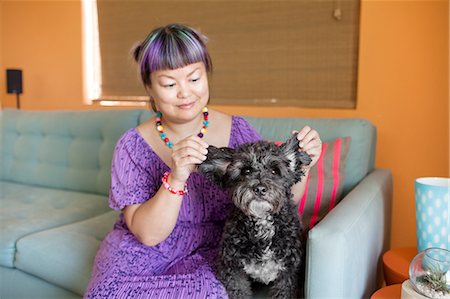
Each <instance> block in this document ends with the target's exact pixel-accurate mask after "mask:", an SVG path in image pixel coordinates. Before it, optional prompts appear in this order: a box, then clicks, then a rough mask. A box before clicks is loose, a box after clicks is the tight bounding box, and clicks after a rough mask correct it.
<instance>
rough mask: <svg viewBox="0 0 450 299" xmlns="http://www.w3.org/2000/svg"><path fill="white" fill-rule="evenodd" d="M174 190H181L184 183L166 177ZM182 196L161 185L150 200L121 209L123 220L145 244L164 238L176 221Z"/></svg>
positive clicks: (154, 242) (156, 242)
mask: <svg viewBox="0 0 450 299" xmlns="http://www.w3.org/2000/svg"><path fill="white" fill-rule="evenodd" d="M168 182H169V184H170V185H171V186H172V187H173V188H174V189H176V190H183V189H184V183H183V182H180V181H178V182H177V181H176V180H173V179H172V178H171V176H169V178H168ZM182 199H183V197H182V196H181V195H178V194H172V193H170V192H169V191H168V190H166V189H165V188H164V187H163V186H161V187H160V188H159V190H158V192H157V193H156V194H155V196H153V197H152V198H151V199H150V200H148V201H146V202H145V203H143V204H136V205H130V206H127V207H125V209H124V210H123V213H124V216H125V222H126V224H127V226H128V228H129V229H130V231H131V232H132V233H133V234H134V235H135V236H136V238H137V239H138V240H139V241H140V242H141V243H143V244H145V245H147V246H154V245H157V244H159V243H160V242H162V241H163V240H165V239H166V238H167V237H168V236H169V235H170V233H171V232H172V231H173V229H174V227H175V224H176V222H177V218H178V213H179V211H180V207H181V202H182Z"/></svg>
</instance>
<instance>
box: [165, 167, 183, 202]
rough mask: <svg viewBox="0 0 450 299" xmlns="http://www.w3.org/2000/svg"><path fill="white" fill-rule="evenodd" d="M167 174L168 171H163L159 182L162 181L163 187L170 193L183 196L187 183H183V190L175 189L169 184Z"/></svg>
mask: <svg viewBox="0 0 450 299" xmlns="http://www.w3.org/2000/svg"><path fill="white" fill-rule="evenodd" d="M169 175H170V172H165V173H164V175H163V177H162V179H161V182H162V183H163V187H164V189H167V190H169V192H170V193H172V194H176V195H180V196H183V195H184V194H185V193H187V184H184V190H175V189H174V188H173V187H172V186H170V184H169Z"/></svg>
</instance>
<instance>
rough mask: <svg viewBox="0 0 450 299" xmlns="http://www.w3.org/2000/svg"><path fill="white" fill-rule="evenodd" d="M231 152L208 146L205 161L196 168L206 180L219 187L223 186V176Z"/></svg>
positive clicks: (222, 148)
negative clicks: (204, 175)
mask: <svg viewBox="0 0 450 299" xmlns="http://www.w3.org/2000/svg"><path fill="white" fill-rule="evenodd" d="M233 152H234V150H233V149H232V148H229V147H221V148H217V147H215V146H212V145H211V146H209V147H208V154H207V155H206V160H205V161H203V162H202V163H201V164H200V165H199V166H198V171H199V172H201V173H204V174H206V176H207V177H208V178H210V179H211V180H212V181H214V182H215V183H217V184H218V185H219V186H222V187H223V186H225V179H224V175H225V174H226V172H227V168H228V165H230V163H231V160H232V158H233Z"/></svg>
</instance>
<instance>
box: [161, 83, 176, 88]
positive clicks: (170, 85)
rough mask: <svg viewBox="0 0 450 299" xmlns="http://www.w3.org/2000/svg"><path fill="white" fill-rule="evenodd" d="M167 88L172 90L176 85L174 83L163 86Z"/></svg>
mask: <svg viewBox="0 0 450 299" xmlns="http://www.w3.org/2000/svg"><path fill="white" fill-rule="evenodd" d="M163 86H164V87H165V88H170V87H174V86H175V83H172V84H165V85H163Z"/></svg>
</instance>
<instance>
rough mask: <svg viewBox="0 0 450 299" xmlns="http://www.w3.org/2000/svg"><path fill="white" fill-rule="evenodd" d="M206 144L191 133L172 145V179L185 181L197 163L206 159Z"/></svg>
mask: <svg viewBox="0 0 450 299" xmlns="http://www.w3.org/2000/svg"><path fill="white" fill-rule="evenodd" d="M207 148H208V144H207V143H206V142H204V141H203V140H202V139H201V138H200V137H198V136H197V135H191V136H189V137H186V138H185V139H183V140H181V141H180V142H178V143H176V144H174V145H173V148H172V150H173V152H172V173H171V175H170V176H171V178H172V180H177V181H180V182H186V181H187V179H188V178H189V175H190V174H191V173H192V172H194V171H195V169H196V167H197V164H200V163H202V162H203V161H205V160H206V154H207V153H208V150H207Z"/></svg>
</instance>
